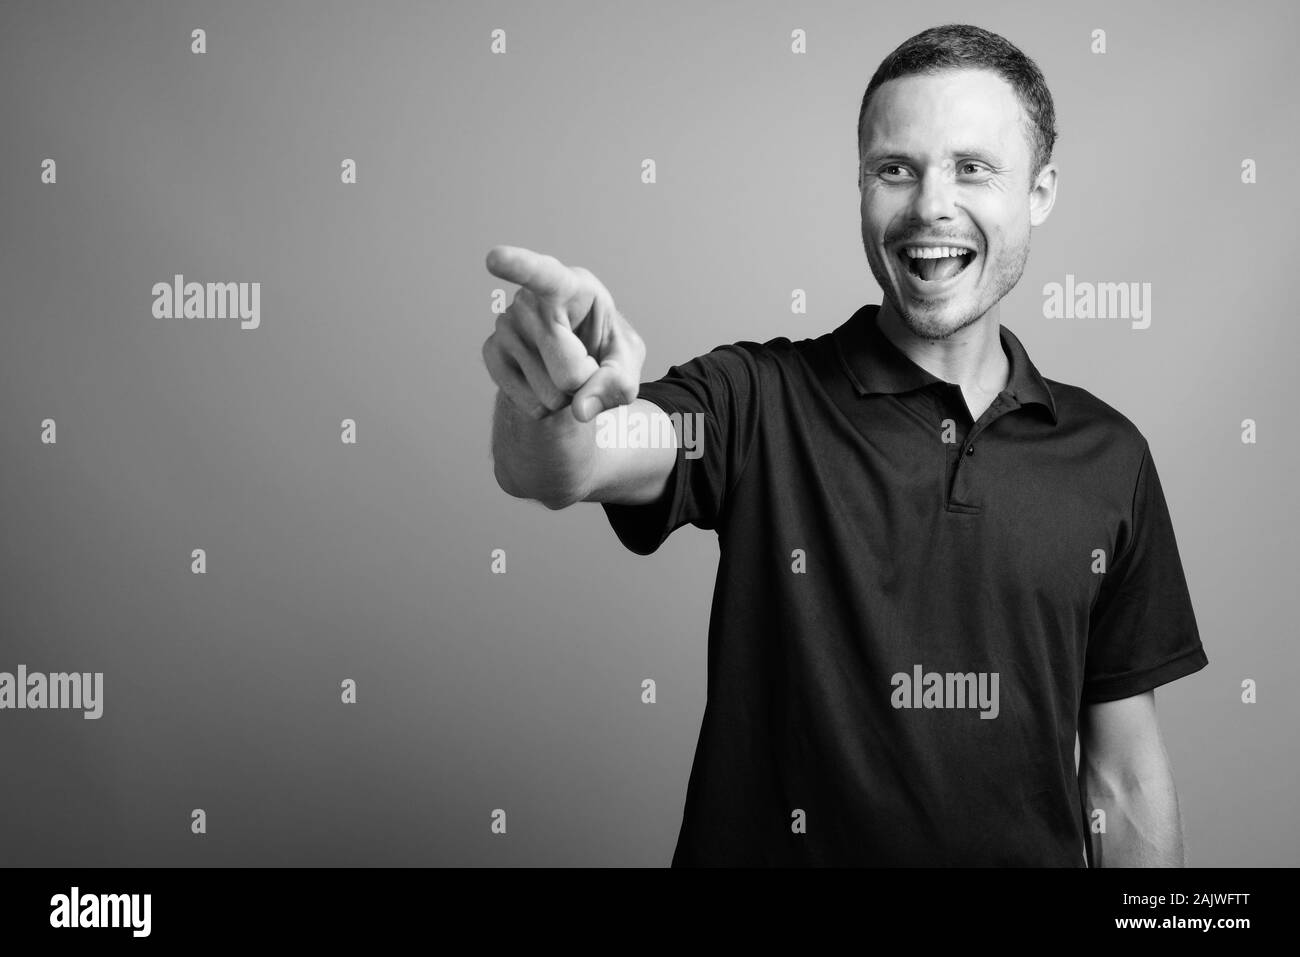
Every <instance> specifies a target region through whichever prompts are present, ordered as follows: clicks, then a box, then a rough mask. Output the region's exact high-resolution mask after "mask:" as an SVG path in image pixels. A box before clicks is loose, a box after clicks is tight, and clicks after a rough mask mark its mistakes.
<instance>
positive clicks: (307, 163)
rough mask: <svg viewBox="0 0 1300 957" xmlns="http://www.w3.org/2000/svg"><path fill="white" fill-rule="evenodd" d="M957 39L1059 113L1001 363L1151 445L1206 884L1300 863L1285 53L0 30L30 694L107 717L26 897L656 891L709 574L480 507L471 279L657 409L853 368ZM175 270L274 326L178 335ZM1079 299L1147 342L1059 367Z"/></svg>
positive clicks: (288, 17) (632, 15) (838, 17)
mask: <svg viewBox="0 0 1300 957" xmlns="http://www.w3.org/2000/svg"><path fill="white" fill-rule="evenodd" d="M952 21H957V22H975V23H977V24H979V25H981V26H985V27H987V28H989V29H992V30H996V31H998V32H1001V33H1003V34H1004V35H1006V36H1007V37H1008V38H1009V39H1011V40H1012V41H1013V42H1015V43H1017V44H1019V45H1020V46H1021V47H1022V49H1024V50H1025V52H1026V53H1028V54H1029V55H1030V56H1031V57H1033V58H1035V59H1036V60H1037V62H1038V63H1039V64H1040V65H1041V67H1042V68H1043V70H1044V72H1045V73H1046V76H1047V79H1048V82H1049V84H1050V86H1051V89H1052V92H1053V94H1054V96H1055V100H1056V105H1057V110H1058V114H1059V125H1060V129H1061V134H1062V135H1061V139H1060V142H1059V146H1058V150H1057V152H1056V156H1055V159H1056V162H1057V163H1058V165H1059V167H1060V170H1061V187H1060V196H1059V200H1058V202H1057V205H1056V209H1055V211H1054V212H1053V214H1052V217H1051V219H1050V220H1049V221H1048V223H1047V224H1046V225H1045V226H1044V227H1042V228H1041V229H1039V230H1037V231H1036V232H1035V234H1034V239H1033V252H1032V254H1031V256H1030V260H1029V264H1028V267H1027V270H1026V273H1025V276H1024V279H1023V280H1022V281H1021V284H1020V285H1019V286H1018V287H1017V288H1016V290H1015V291H1014V292H1013V293H1012V294H1011V296H1009V297H1008V299H1007V300H1005V301H1004V306H1003V321H1004V323H1005V324H1006V325H1007V326H1008V328H1010V329H1012V330H1013V331H1014V332H1015V333H1016V334H1017V335H1018V336H1019V337H1020V338H1021V340H1022V341H1023V342H1024V343H1025V345H1026V347H1027V349H1028V350H1029V353H1030V355H1031V356H1032V357H1033V358H1034V360H1035V362H1036V363H1037V364H1038V366H1039V368H1040V370H1041V371H1042V372H1043V373H1044V374H1045V375H1046V376H1048V377H1049V378H1052V379H1056V380H1061V381H1065V382H1070V383H1074V384H1077V385H1080V386H1083V387H1084V388H1087V389H1089V390H1090V391H1092V392H1094V393H1095V394H1097V395H1098V396H1100V397H1101V398H1103V399H1104V400H1106V401H1107V402H1109V403H1110V404H1112V405H1113V406H1115V407H1116V408H1118V409H1119V410H1121V411H1122V412H1124V413H1125V414H1126V415H1127V416H1128V417H1129V418H1130V419H1132V420H1133V421H1134V422H1135V423H1136V424H1137V425H1138V427H1139V428H1140V429H1141V430H1142V431H1143V432H1144V433H1145V434H1146V436H1147V437H1148V439H1149V440H1150V443H1151V447H1152V450H1153V453H1154V456H1155V460H1156V462H1157V465H1158V467H1159V469H1160V473H1161V476H1162V480H1163V482H1164V487H1165V491H1166V495H1167V497H1168V500H1169V506H1170V509H1171V512H1172V514H1173V517H1174V522H1175V527H1176V529H1177V534H1178V541H1179V545H1180V547H1181V549H1182V555H1183V561H1184V566H1185V569H1186V572H1187V577H1188V581H1189V584H1190V587H1191V590H1192V595H1193V599H1194V603H1195V608H1196V612H1197V618H1198V621H1199V624H1200V626H1201V630H1202V635H1203V639H1204V642H1205V646H1206V650H1207V652H1208V654H1209V656H1210V659H1211V664H1210V667H1209V668H1207V669H1205V670H1204V671H1202V672H1200V673H1198V674H1197V675H1195V676H1192V677H1189V678H1185V679H1183V680H1180V681H1177V682H1175V683H1173V684H1171V685H1168V686H1166V687H1164V688H1162V689H1161V690H1160V691H1159V692H1158V701H1159V708H1160V714H1161V720H1162V726H1163V728H1164V731H1165V736H1166V740H1167V744H1168V747H1169V751H1170V754H1171V756H1172V759H1173V764H1174V770H1175V775H1176V778H1177V781H1178V785H1179V796H1180V801H1181V804H1182V809H1183V814H1184V820H1185V828H1186V832H1187V838H1188V847H1189V857H1190V860H1191V863H1193V864H1199V865H1221V864H1246V865H1292V864H1295V863H1296V862H1297V849H1298V848H1297V845H1298V843H1300V824H1298V823H1297V815H1296V814H1295V809H1296V808H1295V804H1296V800H1295V799H1296V795H1297V781H1296V774H1297V770H1296V768H1297V761H1296V757H1297V755H1296V747H1295V728H1296V726H1297V714H1298V711H1300V703H1298V700H1297V696H1296V695H1295V693H1294V689H1295V687H1296V681H1297V662H1298V657H1300V656H1298V655H1297V651H1296V633H1295V622H1296V621H1297V620H1298V618H1297V611H1298V609H1297V600H1296V588H1295V585H1294V576H1295V560H1294V557H1293V555H1292V553H1291V544H1292V542H1294V541H1295V537H1296V509H1295V507H1294V499H1295V496H1294V491H1293V487H1294V483H1295V476H1296V474H1297V471H1296V469H1297V465H1298V464H1300V461H1298V459H1300V453H1298V452H1297V446H1296V442H1295V433H1294V423H1293V422H1292V419H1291V418H1290V413H1288V412H1287V411H1286V405H1285V403H1286V401H1287V400H1286V395H1287V391H1288V390H1289V389H1291V388H1292V384H1293V377H1294V363H1295V355H1296V347H1297V345H1298V344H1300V337H1298V336H1297V333H1296V328H1295V323H1296V315H1295V309H1294V303H1295V294H1294V288H1293V283H1294V280H1295V276H1296V269H1295V265H1294V257H1295V242H1294V237H1295V223H1296V222H1297V214H1298V213H1300V210H1298V209H1297V191H1296V189H1295V178H1294V170H1293V166H1294V163H1295V158H1296V156H1297V152H1298V147H1300V142H1297V139H1298V137H1297V133H1296V126H1295V123H1294V107H1293V99H1292V98H1293V96H1294V87H1295V81H1296V70H1295V54H1294V49H1293V44H1294V37H1295V33H1296V28H1297V26H1298V25H1300V23H1298V21H1300V16H1298V15H1297V12H1296V7H1295V5H1294V4H1289V3H1285V2H1277V3H1251V4H1241V3H1218V4H1205V3H1200V4H1198V3H1178V4H1173V3H1169V4H1162V5H1154V4H1135V3H1131V2H1124V3H1104V2H1102V3H1094V2H1089V3H1077V4H1074V5H1073V7H1072V8H1067V9H1062V8H1060V7H1055V6H1054V7H1052V8H1051V11H1050V13H1049V12H1047V10H1046V8H1045V6H1044V5H1043V4H1041V3H1025V4H1012V3H994V4H985V5H981V6H980V7H979V8H978V9H975V8H972V7H971V6H970V5H969V4H966V3H960V4H959V3H930V4H925V5H923V6H916V5H902V6H899V5H887V4H867V3H861V2H843V3H821V4H807V5H795V4H787V3H776V2H768V3H710V4H707V5H694V4H689V3H681V2H676V3H666V2H660V0H656V2H655V3H653V4H652V3H599V4H597V3H594V2H591V3H559V2H546V3H524V2H514V3H491V4H479V3H468V2H466V3H456V4H451V3H437V4H434V3H419V4H416V3H393V2H385V3H367V4H364V5H362V4H355V3H320V2H312V3H305V2H297V3H285V2H277V3H273V4H272V3H266V4H263V3H238V4H236V3H225V4H220V5H218V4H196V3H134V2H133V3H111V4H109V3H77V4H73V3H48V2H41V3H35V2H12V0H10V2H6V3H4V4H3V6H2V7H0V71H2V74H0V80H2V81H3V82H0V111H2V112H0V130H3V136H2V137H0V243H3V248H2V249H0V287H2V288H3V294H4V298H3V309H4V315H3V327H2V333H0V336H2V338H0V389H2V390H3V391H2V392H0V397H2V398H3V415H0V440H2V441H3V445H2V446H0V482H2V483H3V484H2V487H0V492H2V493H3V494H2V495H0V509H2V510H3V511H2V512H0V520H2V522H3V528H2V530H0V531H2V538H0V540H2V541H3V552H2V554H3V568H2V569H0V670H7V671H13V670H15V669H16V667H17V665H19V664H25V665H27V666H28V668H29V669H31V670H40V671H65V670H71V671H103V672H104V673H105V678H104V681H105V700H104V716H103V717H102V718H101V719H100V720H98V721H86V720H83V719H82V718H81V716H80V714H79V713H77V712H58V711H45V712H33V711H21V712H19V711H5V712H2V713H0V768H3V781H4V783H3V786H0V862H3V863H5V864H16V865H33V864H36V865H46V864H48V865H90V866H94V865H107V864H141V865H143V864H166V865H225V864H399V865H407V864H411V865H414V864H446V865H502V864H515V865H534V864H544V863H545V864H561V865H575V864H602V865H664V864H667V863H668V860H669V858H670V857H671V854H672V849H673V845H674V842H675V840H676V836H677V829H678V826H679V823H680V815H681V809H682V801H683V798H684V796H685V789H686V781H687V775H688V773H689V770H690V764H691V759H692V755H693V752H694V746H695V738H696V734H697V733H698V729H699V721H700V717H701V714H702V711H703V707H704V691H705V677H706V674H705V652H706V626H707V616H708V608H709V601H710V596H711V592H712V588H713V578H714V571H715V563H716V556H717V545H716V539H715V537H714V536H713V535H712V533H705V532H700V531H698V530H695V529H691V528H687V529H683V530H682V531H679V532H678V533H677V534H675V535H674V536H673V537H672V538H671V539H670V540H669V541H668V543H667V544H666V545H665V546H664V547H663V548H662V549H661V550H660V551H659V552H658V553H657V554H656V555H654V556H652V557H649V558H640V557H637V556H635V555H633V554H632V553H630V552H627V551H625V550H623V549H622V547H621V546H620V545H619V543H618V542H617V540H616V538H615V537H614V535H613V533H612V531H611V530H610V529H609V528H608V526H607V524H606V522H605V519H604V517H603V515H602V512H601V509H600V508H599V507H598V506H594V505H583V506H578V507H575V508H573V509H572V510H569V511H567V512H560V513H554V512H549V511H547V510H546V509H544V508H543V507H541V506H540V505H536V504H531V503H524V502H520V501H517V500H514V499H511V498H508V497H507V496H506V495H505V494H504V493H502V492H501V491H500V490H499V489H498V488H497V487H496V485H495V483H494V481H493V479H492V471H491V465H490V461H489V458H488V437H489V421H490V412H491V404H492V403H491V399H492V395H493V391H494V390H493V386H492V384H491V382H490V380H489V378H488V376H487V374H486V371H485V370H484V368H483V365H482V360H481V358H480V355H479V347H480V345H481V343H482V340H483V339H484V338H485V337H486V336H487V335H488V333H489V332H490V331H491V323H492V316H491V312H490V296H491V290H492V289H493V288H496V287H499V286H502V285H504V284H502V283H500V282H499V281H498V280H495V279H493V278H492V277H491V276H490V275H489V274H488V273H487V272H486V271H485V269H484V267H483V257H484V255H485V253H486V252H487V250H488V248H489V247H490V246H492V245H493V244H496V243H511V244H517V245H524V246H529V247H532V248H535V249H539V250H543V251H546V252H549V253H552V254H554V255H556V256H558V257H559V258H560V259H562V260H564V261H565V262H567V263H569V264H570V265H581V266H586V267H587V268H589V269H591V270H592V271H593V272H595V273H596V275H597V276H599V277H600V278H601V279H602V280H603V281H604V282H605V284H606V285H607V286H608V287H609V288H610V290H611V291H612V292H613V293H614V296H615V297H616V299H617V301H618V304H619V306H620V308H621V309H622V310H623V311H624V312H625V314H626V315H628V317H629V318H630V319H631V321H632V322H633V323H634V324H635V325H636V326H637V328H638V329H639V331H640V332H641V333H642V334H643V336H644V337H645V339H646V341H647V343H648V345H649V357H648V360H647V365H646V369H645V377H646V378H654V377H657V376H659V375H661V374H662V373H663V372H664V371H665V370H666V368H667V367H668V365H669V364H671V363H673V362H676V361H682V360H685V359H687V358H690V357H691V356H694V355H697V354H699V353H702V352H705V351H707V350H708V349H710V348H712V347H713V346H715V345H717V344H719V343H722V342H731V341H735V340H738V339H753V340H759V341H762V340H765V339H768V338H772V337H774V336H778V335H785V336H789V337H791V338H796V339H797V338H803V337H807V336H815V335H819V334H821V333H822V332H825V331H827V330H829V329H831V328H833V327H834V326H836V325H838V324H840V323H841V322H843V321H844V320H845V319H846V318H847V317H848V316H849V314H850V313H851V312H852V311H853V310H854V309H856V308H857V307H858V306H860V305H862V304H863V303H865V302H879V301H880V293H879V290H878V288H877V287H876V286H875V284H874V282H873V280H872V277H871V274H870V272H869V270H868V268H867V263H866V260H865V257H864V254H863V251H862V246H861V239H860V236H859V220H858V194H857V190H856V178H857V155H856V152H855V147H854V143H855V126H856V121H857V109H858V104H859V101H860V99H861V96H862V92H863V89H864V88H865V86H866V83H867V81H868V79H869V78H870V76H871V73H872V72H873V71H874V69H875V67H876V65H877V64H878V63H879V61H880V59H881V58H882V57H883V56H884V55H885V54H886V53H888V52H889V50H891V49H892V48H893V47H894V46H895V45H897V44H898V43H899V42H901V41H902V40H903V39H905V38H906V37H908V36H910V35H912V34H913V33H916V32H918V31H919V30H921V29H923V28H925V27H927V26H932V25H935V24H939V23H945V22H952ZM195 27H203V28H205V29H206V30H207V32H208V52H207V53H206V54H203V55H194V54H192V53H190V52H189V48H190V31H191V30H192V29H193V28H195ZM498 27H499V28H502V29H505V30H506V31H507V42H508V52H507V54H505V55H504V56H494V55H492V54H491V53H490V52H489V34H490V32H491V30H493V29H494V28H498ZM796 27H799V28H803V29H805V30H806V31H807V33H808V53H807V54H806V55H804V56H795V55H792V54H791V52H790V31H791V30H792V29H794V28H796ZM1098 27H1100V28H1104V29H1105V30H1106V31H1107V35H1108V49H1109V52H1107V53H1106V54H1105V55H1102V56H1098V55H1094V54H1092V53H1090V52H1089V43H1090V33H1091V31H1092V30H1093V29H1094V28H1098ZM46 157H53V158H54V159H56V160H57V162H58V177H59V179H58V184H57V185H54V186H49V185H43V184H42V183H41V182H40V164H41V161H42V160H43V159H45V158H46ZM345 157H351V158H353V159H355V160H356V161H357V163H358V164H359V175H358V179H359V182H358V184H357V185H355V186H349V187H345V186H343V185H341V184H340V182H339V169H340V167H339V164H340V162H341V161H342V160H343V159H344V158H345ZM646 157H652V158H654V159H655V160H656V161H657V163H658V176H659V181H658V183H657V184H656V185H653V186H646V185H643V184H642V183H641V182H640V163H641V160H642V159H643V158H646ZM1245 157H1250V158H1253V159H1255V160H1256V161H1257V162H1258V163H1259V182H1258V184H1256V185H1253V186H1246V185H1243V184H1242V183H1241V182H1240V175H1239V171H1240V163H1241V160H1242V159H1243V158H1245ZM177 272H180V273H183V274H184V275H185V276H186V278H187V279H190V280H197V281H200V282H217V281H235V282H253V281H258V282H261V283H262V284H263V286H262V327H261V328H260V329H258V330H255V331H241V330H240V329H239V328H238V323H237V322H234V321H229V320H227V321H220V320H217V321H210V322H209V321H203V320H158V319H154V318H153V317H152V315H151V306H152V301H153V297H152V293H151V287H152V285H153V284H154V283H155V282H160V281H161V282H169V281H170V280H171V277H172V275H173V274H174V273H177ZM1067 272H1072V273H1074V274H1075V276H1076V277H1078V278H1079V279H1080V280H1090V281H1124V282H1151V283H1152V284H1153V287H1154V288H1153V296H1152V304H1153V309H1154V313H1153V320H1152V325H1151V328H1149V329H1146V330H1141V331H1135V330H1131V329H1130V328H1129V323H1128V322H1126V321H1123V320H1107V321H1093V322H1088V321H1082V320H1075V321H1071V320H1048V319H1044V318H1043V316H1042V292H1041V291H1042V287H1043V285H1044V284H1045V283H1047V282H1053V281H1056V282H1059V281H1062V280H1063V279H1064V276H1065V274H1066V273H1067ZM794 288H803V289H806V290H807V291H808V299H809V312H808V314H807V315H806V316H794V315H791V313H790V310H789V303H790V291H791V290H792V289H794ZM510 291H511V292H512V291H513V287H510ZM46 417H51V418H54V419H56V420H57V422H58V444H57V445H54V446H46V445H42V444H41V443H40V441H39V435H40V422H41V420H42V419H44V418H46ZM346 417H352V418H355V419H356V420H357V422H358V428H359V442H358V444H357V445H356V446H345V445H343V444H341V443H340V441H339V423H340V420H342V419H343V418H346ZM1247 417H1250V418H1254V419H1256V420H1257V421H1258V423H1259V442H1258V444H1257V445H1253V446H1251V445H1243V444H1242V443H1241V441H1240V436H1239V428H1240V422H1241V420H1242V419H1243V418H1247ZM196 547H202V548H205V549H207V552H208V574H207V575H206V576H195V575H193V574H191V572H190V557H189V556H190V551H191V549H193V548H196ZM494 548H504V549H506V551H507V554H508V572H507V574H505V575H492V574H490V573H489V564H490V558H489V556H490V553H491V551H492V549H494ZM347 677H351V678H355V679H356V680H357V682H358V686H359V693H358V698H359V700H358V703H357V704H356V705H354V706H345V705H343V704H341V703H340V701H339V682H340V681H341V680H342V679H344V678H347ZM645 677H653V678H655V679H656V680H657V682H658V689H659V701H658V703H657V704H655V705H645V704H642V703H641V701H640V689H639V685H640V681H641V680H642V679H643V678H645ZM1247 677H1250V678H1255V679H1257V680H1258V681H1259V688H1260V701H1259V703H1258V704H1256V705H1253V706H1247V705H1243V704H1241V703H1240V701H1239V696H1240V682H1241V680H1242V679H1243V678H1247ZM197 807H201V808H204V809H205V810H206V811H207V814H208V827H209V831H208V833H207V834H206V835H205V836H202V837H196V836H194V835H192V834H191V833H190V827H189V824H190V817H189V815H190V811H191V809H193V808H197ZM498 807H500V808H504V809H506V811H507V813H508V815H509V818H508V820H509V831H508V834H507V835H506V836H505V837H501V836H497V835H493V834H492V833H491V832H490V830H489V815H490V813H491V811H492V809H493V808H498Z"/></svg>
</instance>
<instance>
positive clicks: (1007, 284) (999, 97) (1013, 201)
mask: <svg viewBox="0 0 1300 957" xmlns="http://www.w3.org/2000/svg"><path fill="white" fill-rule="evenodd" d="M861 147H862V150H863V163H862V176H861V182H860V188H861V193H862V243H863V246H864V247H865V249H866V253H867V261H868V262H869V263H870V264H871V272H872V274H873V275H874V276H875V277H876V281H877V282H878V283H879V284H880V288H881V290H883V292H884V295H885V298H886V299H887V300H888V302H889V303H890V304H891V305H892V306H893V307H894V310H895V312H897V313H898V315H899V317H900V318H901V319H902V320H903V322H904V323H905V324H906V325H907V327H908V328H909V329H910V330H911V331H912V333H913V334H914V335H917V336H921V337H923V338H927V339H944V338H947V337H948V336H951V335H952V334H953V333H954V332H956V331H957V330H959V329H962V328H964V327H966V326H968V325H970V324H971V323H973V322H975V321H976V320H978V319H979V318H980V317H981V316H983V315H984V314H985V313H986V312H988V311H989V309H991V308H992V307H993V306H994V305H996V304H997V303H998V302H999V301H1000V300H1001V299H1002V297H1003V296H1005V295H1006V294H1007V292H1009V291H1010V290H1011V288H1012V287H1013V286H1015V284H1016V283H1017V282H1019V280H1020V275H1021V273H1022V272H1023V271H1024V267H1025V260H1026V259H1027V258H1028V257H1029V231H1030V227H1031V226H1037V225H1038V224H1039V223H1041V222H1042V221H1043V220H1045V219H1046V218H1047V213H1048V212H1050V210H1051V206H1052V202H1053V201H1054V198H1055V192H1056V171H1055V169H1054V168H1052V167H1051V166H1048V167H1046V168H1045V169H1044V170H1043V171H1042V172H1041V173H1040V174H1039V176H1038V177H1037V180H1036V183H1035V184H1034V185H1035V188H1034V189H1032V190H1031V188H1030V185H1031V183H1030V174H1031V172H1032V169H1031V164H1032V151H1031V148H1030V144H1029V140H1028V136H1027V129H1026V126H1025V114H1024V111H1023V108H1022V107H1021V105H1020V101H1019V100H1018V99H1017V98H1016V94H1015V91H1014V90H1013V89H1012V87H1011V85H1010V84H1009V83H1007V82H1006V81H1005V80H1003V79H1002V78H1001V77H1000V76H998V75H997V74H996V73H993V72H991V71H988V70H947V71H943V72H941V73H937V74H933V75H917V76H907V77H902V78H900V79H897V80H890V81H889V82H888V83H886V84H884V85H883V86H881V87H880V88H879V89H878V90H877V91H876V93H875V95H874V96H873V97H872V100H871V104H870V106H869V107H868V109H867V115H866V117H865V121H864V128H863V142H862V144H861ZM944 246H947V247H949V249H948V250H947V252H949V253H950V252H953V251H954V249H953V247H955V248H956V251H957V252H959V253H960V255H959V256H956V257H949V256H946V255H944V250H943V249H941V248H940V247H944Z"/></svg>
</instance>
